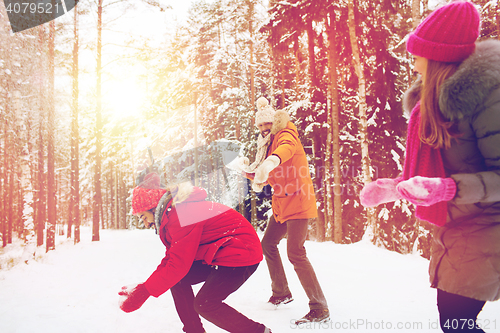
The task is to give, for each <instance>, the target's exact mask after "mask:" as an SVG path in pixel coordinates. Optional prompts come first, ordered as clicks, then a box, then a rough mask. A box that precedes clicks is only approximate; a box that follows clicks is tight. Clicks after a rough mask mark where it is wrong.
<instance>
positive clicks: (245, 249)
mask: <svg viewBox="0 0 500 333" xmlns="http://www.w3.org/2000/svg"><path fill="white" fill-rule="evenodd" d="M206 197H207V194H206V192H205V190H203V189H201V188H198V187H195V188H194V191H193V193H192V194H191V195H190V196H189V198H188V199H187V200H185V201H183V202H181V203H178V204H176V205H175V207H170V208H167V210H165V213H164V214H163V218H162V223H161V227H160V231H159V233H160V238H161V240H162V242H163V244H164V245H165V246H166V248H167V250H166V254H165V258H163V260H162V262H161V264H160V265H159V266H158V268H157V269H156V270H155V271H154V272H153V274H151V276H150V277H149V278H148V280H147V281H146V282H145V285H146V288H147V290H148V291H149V293H150V294H151V295H153V296H155V297H158V296H160V295H161V294H163V293H164V292H166V291H167V290H169V289H170V288H172V287H173V286H174V285H176V284H177V282H179V281H180V280H181V279H182V278H183V277H184V276H185V275H186V274H187V273H188V272H189V269H190V268H191V265H192V264H193V262H194V261H196V260H202V261H203V263H205V264H207V265H217V266H228V267H241V266H251V265H255V264H257V263H259V262H261V261H262V259H263V256H262V247H261V244H260V240H259V238H258V236H257V233H256V232H255V230H254V228H253V226H252V225H251V224H250V223H249V222H248V221H247V220H246V219H245V218H244V217H243V216H242V215H241V214H239V213H238V212H237V211H235V210H233V209H231V208H229V207H227V206H224V205H222V204H219V203H216V202H211V201H205V199H206Z"/></svg>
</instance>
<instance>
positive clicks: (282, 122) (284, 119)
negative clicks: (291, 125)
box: [271, 110, 290, 135]
mask: <svg viewBox="0 0 500 333" xmlns="http://www.w3.org/2000/svg"><path fill="white" fill-rule="evenodd" d="M289 121H290V115H289V114H288V112H286V111H284V110H278V111H276V112H275V113H274V120H273V127H271V134H273V135H275V134H276V133H278V132H279V131H281V130H283V129H285V128H286V126H287V125H288V122H289Z"/></svg>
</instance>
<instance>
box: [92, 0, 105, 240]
mask: <svg viewBox="0 0 500 333" xmlns="http://www.w3.org/2000/svg"><path fill="white" fill-rule="evenodd" d="M102 1H103V0H99V3H98V7H97V68H96V72H97V84H96V90H97V91H96V94H97V101H96V102H97V106H96V122H95V123H96V128H95V174H94V200H93V207H92V241H99V239H100V237H99V220H100V213H101V205H102V194H101V151H102V147H101V146H102V143H101V141H102V138H101V136H102V119H101V109H102V105H101V103H102V99H101V74H102V73H101V69H102V66H101V60H102V40H101V35H102Z"/></svg>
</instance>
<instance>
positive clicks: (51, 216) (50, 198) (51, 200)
mask: <svg viewBox="0 0 500 333" xmlns="http://www.w3.org/2000/svg"><path fill="white" fill-rule="evenodd" d="M54 38H55V22H54V21H53V20H52V21H50V23H49V41H48V42H49V43H48V45H49V57H48V58H49V68H48V74H49V85H48V94H47V96H48V98H49V100H48V108H47V111H48V112H47V213H48V214H47V243H46V250H47V252H48V251H50V250H54V249H55V247H56V244H55V227H56V180H55V148H54V141H55V138H54V136H55V128H54V127H55V121H56V120H55V114H54V113H55V105H54V103H55V99H54V96H55V92H54V89H55V85H54V74H55V73H54V61H55V44H54Z"/></svg>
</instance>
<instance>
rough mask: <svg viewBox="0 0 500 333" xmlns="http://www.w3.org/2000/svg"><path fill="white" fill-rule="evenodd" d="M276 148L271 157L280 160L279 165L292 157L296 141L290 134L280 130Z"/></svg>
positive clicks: (295, 148)
mask: <svg viewBox="0 0 500 333" xmlns="http://www.w3.org/2000/svg"><path fill="white" fill-rule="evenodd" d="M276 140H277V148H276V149H275V150H274V151H273V152H271V155H276V156H278V157H279V158H280V160H281V164H283V163H285V162H286V161H288V160H289V159H291V158H292V157H293V155H294V154H295V152H296V151H297V144H298V142H297V140H298V138H296V137H295V136H294V135H292V133H290V132H289V131H287V130H282V131H281V132H279V133H278V134H277V138H276Z"/></svg>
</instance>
